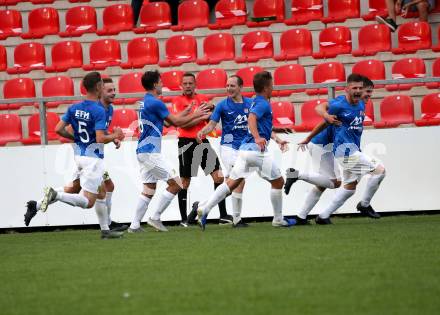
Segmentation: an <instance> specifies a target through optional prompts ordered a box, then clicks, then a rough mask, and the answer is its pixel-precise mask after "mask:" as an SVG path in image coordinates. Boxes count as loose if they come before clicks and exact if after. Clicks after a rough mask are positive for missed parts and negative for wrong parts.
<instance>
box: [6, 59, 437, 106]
mask: <svg viewBox="0 0 440 315" xmlns="http://www.w3.org/2000/svg"><path fill="white" fill-rule="evenodd" d="M262 70H264V69H263V68H261V67H258V66H255V67H246V68H242V69H240V70H238V71H237V72H236V74H237V75H239V76H240V77H242V78H243V81H244V87H249V88H251V87H252V80H253V76H254V75H255V73H257V72H259V71H262ZM391 71H392V75H393V79H410V78H422V77H425V76H426V67H425V63H424V61H423V59H420V58H404V59H401V60H398V61H396V62H395V63H394V64H393V66H392V69H391ZM351 72H353V73H359V74H362V75H365V76H367V77H369V78H370V79H372V80H385V65H384V64H383V62H382V61H380V60H374V59H373V60H361V61H358V62H357V63H356V64H354V65H353V67H352V69H351ZM141 76H142V73H141V72H133V73H127V74H123V75H121V76H120V78H119V80H118V92H119V93H143V92H144V88H143V87H142V84H141V80H140V78H141ZM432 76H433V77H440V58H438V59H436V60H435V61H434V62H433V64H432ZM182 77H183V71H179V70H175V71H166V72H163V73H162V81H163V85H164V91H179V90H180V89H181V81H182ZM196 78H197V89H200V90H209V89H224V87H225V86H226V80H227V73H226V71H225V70H224V69H221V68H218V69H205V70H202V71H200V72H198V73H197V76H196ZM345 79H346V74H345V68H344V65H343V64H342V63H340V62H326V63H322V64H319V65H317V66H316V67H315V68H314V70H313V83H330V82H344V81H345ZM274 83H275V85H295V84H306V72H305V69H304V67H303V66H302V65H300V64H291V65H284V66H280V67H278V68H276V69H275V71H274ZM424 85H425V86H426V87H427V88H429V89H436V88H439V87H440V83H439V82H433V83H426V84H423V83H411V84H410V83H405V84H391V85H387V86H385V88H386V89H387V90H388V91H403V90H409V89H411V88H413V87H416V86H424ZM80 88H81V93H82V94H83V95H84V94H85V91H84V90H83V87H82V85H81V87H80ZM377 88H383V86H381V85H378V86H377ZM41 90H42V93H41V95H42V96H43V97H54V96H74V84H73V80H72V79H71V78H70V77H68V76H56V77H52V78H47V79H45V80H44V81H43V84H42V88H41ZM304 91H305V92H306V93H307V94H308V95H318V94H326V93H327V89H325V88H319V89H307V90H304V89H296V90H292V89H284V90H280V91H274V93H273V95H274V96H275V97H278V96H280V97H282V96H289V95H291V94H292V93H299V92H304ZM252 94H253V93H245V95H252ZM35 96H36V90H35V84H34V82H33V80H32V79H30V78H15V79H10V80H7V81H6V82H5V84H4V85H3V97H4V98H5V99H11V98H34V97H35ZM209 96H210V97H217V96H224V94H210V95H209ZM136 100H137V99H136V98H120V99H117V100H115V104H117V105H119V104H133V103H135V102H136ZM171 100H172V97H169V96H168V97H164V101H165V102H170V101H171ZM65 103H69V102H49V103H47V106H48V107H56V106H58V105H60V104H65ZM29 105H30V106H34V105H35V104H33V103H30V104H29V103H18V104H8V105H7V104H3V105H0V109H18V108H20V107H22V106H29Z"/></svg>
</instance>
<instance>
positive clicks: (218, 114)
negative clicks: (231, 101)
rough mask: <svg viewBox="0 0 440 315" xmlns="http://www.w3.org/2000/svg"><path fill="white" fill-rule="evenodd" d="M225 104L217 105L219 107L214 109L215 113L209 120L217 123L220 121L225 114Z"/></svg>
mask: <svg viewBox="0 0 440 315" xmlns="http://www.w3.org/2000/svg"><path fill="white" fill-rule="evenodd" d="M223 104H224V102H220V103H218V104H217V106H216V107H215V108H214V111H213V112H212V114H211V117H210V118H209V119H210V120H213V121H215V122H219V121H220V118H221V116H222V112H223Z"/></svg>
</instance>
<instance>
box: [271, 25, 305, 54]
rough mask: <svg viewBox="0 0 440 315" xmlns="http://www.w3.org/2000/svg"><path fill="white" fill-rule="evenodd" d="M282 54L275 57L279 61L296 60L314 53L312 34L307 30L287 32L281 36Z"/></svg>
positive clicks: (299, 29)
mask: <svg viewBox="0 0 440 315" xmlns="http://www.w3.org/2000/svg"><path fill="white" fill-rule="evenodd" d="M280 46H281V48H280V50H281V52H280V54H279V55H276V56H274V57H273V59H275V60H277V61H284V60H295V59H298V57H301V56H311V55H312V53H313V45H312V33H310V31H309V30H307V29H305V28H297V29H292V30H287V31H285V32H283V33H282V34H281V38H280Z"/></svg>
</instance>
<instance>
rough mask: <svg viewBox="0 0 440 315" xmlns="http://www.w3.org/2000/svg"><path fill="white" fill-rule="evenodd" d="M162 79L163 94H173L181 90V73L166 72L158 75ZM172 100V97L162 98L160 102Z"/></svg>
mask: <svg viewBox="0 0 440 315" xmlns="http://www.w3.org/2000/svg"><path fill="white" fill-rule="evenodd" d="M160 77H161V79H162V85H163V88H162V91H164V92H175V91H180V90H182V78H183V71H167V72H163V73H161V75H160ZM172 99H173V97H172V96H163V97H162V100H163V101H164V102H170V101H171V100H172Z"/></svg>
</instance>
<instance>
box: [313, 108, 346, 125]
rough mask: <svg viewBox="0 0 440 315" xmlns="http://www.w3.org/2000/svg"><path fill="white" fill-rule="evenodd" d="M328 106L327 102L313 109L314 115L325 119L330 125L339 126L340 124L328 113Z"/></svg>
mask: <svg viewBox="0 0 440 315" xmlns="http://www.w3.org/2000/svg"><path fill="white" fill-rule="evenodd" d="M328 109H329V105H328V102H324V103H321V104H319V105H317V106H316V107H315V111H316V113H317V114H318V115H319V116H321V117H322V118H324V119H325V121H326V122H328V123H329V124H331V125H337V126H339V125H340V124H341V122H340V121H339V120H338V118H337V117H336V115H331V114H329V113H328Z"/></svg>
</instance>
